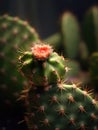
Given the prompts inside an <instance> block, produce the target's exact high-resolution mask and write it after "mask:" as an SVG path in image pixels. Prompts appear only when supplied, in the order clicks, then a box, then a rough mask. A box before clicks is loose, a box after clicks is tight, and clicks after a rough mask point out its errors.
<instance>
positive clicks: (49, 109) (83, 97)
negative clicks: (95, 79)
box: [25, 83, 98, 130]
mask: <svg viewBox="0 0 98 130" xmlns="http://www.w3.org/2000/svg"><path fill="white" fill-rule="evenodd" d="M26 95H27V94H25V96H26ZM26 101H27V102H28V104H29V109H28V111H27V113H26V115H25V119H26V121H27V124H28V128H29V129H30V130H35V129H38V130H67V129H68V130H97V129H98V102H97V101H95V100H94V99H93V98H92V97H91V96H90V94H89V92H88V91H86V90H81V89H80V88H78V87H77V85H76V84H72V85H67V84H64V83H58V84H54V85H49V86H47V87H45V88H43V87H39V88H33V87H31V89H29V92H28V96H27V98H26Z"/></svg>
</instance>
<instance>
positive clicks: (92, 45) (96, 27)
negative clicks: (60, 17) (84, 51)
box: [82, 6, 98, 54]
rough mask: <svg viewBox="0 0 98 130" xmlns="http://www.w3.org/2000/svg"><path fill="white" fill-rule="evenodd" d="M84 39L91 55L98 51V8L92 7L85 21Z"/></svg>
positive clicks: (83, 28) (83, 27)
mask: <svg viewBox="0 0 98 130" xmlns="http://www.w3.org/2000/svg"><path fill="white" fill-rule="evenodd" d="M82 31H83V34H82V35H83V39H84V41H85V43H86V46H87V48H88V50H89V54H91V53H93V52H94V51H98V36H97V35H98V7H97V6H93V7H91V8H90V9H89V10H88V11H87V12H86V14H85V17H84V20H83V26H82Z"/></svg>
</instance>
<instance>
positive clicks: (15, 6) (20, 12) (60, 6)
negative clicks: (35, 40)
mask: <svg viewBox="0 0 98 130" xmlns="http://www.w3.org/2000/svg"><path fill="white" fill-rule="evenodd" d="M92 5H98V0H0V14H1V15H2V14H5V13H7V14H9V15H11V16H19V17H20V18H21V19H24V20H27V21H28V22H29V23H30V24H31V25H32V26H33V27H35V28H36V30H37V32H38V33H39V34H40V36H41V38H46V37H48V36H49V35H51V34H53V33H54V32H56V31H57V30H58V25H59V19H60V16H61V15H62V13H63V12H64V11H66V10H69V11H71V12H73V13H74V14H75V15H76V16H77V18H78V20H79V22H80V24H81V21H82V19H83V17H84V14H85V12H86V10H88V9H89V8H90V7H91V6H92Z"/></svg>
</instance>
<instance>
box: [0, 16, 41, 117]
mask: <svg viewBox="0 0 98 130" xmlns="http://www.w3.org/2000/svg"><path fill="white" fill-rule="evenodd" d="M38 40H39V36H38V34H37V33H36V31H35V29H34V28H32V27H31V26H30V25H29V24H28V23H27V22H26V21H23V20H21V19H19V18H18V17H12V16H8V15H3V16H0V109H1V112H0V113H1V114H2V113H3V117H5V116H6V114H8V113H10V112H12V111H15V109H18V107H19V105H18V104H17V102H16V99H17V97H18V96H19V93H20V91H21V89H22V87H23V86H25V85H26V84H27V82H26V79H25V80H24V78H22V77H21V76H20V74H19V72H18V71H17V57H18V55H17V50H18V48H20V49H23V48H25V47H27V46H28V45H30V44H31V43H32V42H34V41H38ZM9 108H10V109H9ZM12 108H13V109H12ZM6 112H7V113H6ZM4 115H5V116H4ZM0 118H1V115H0Z"/></svg>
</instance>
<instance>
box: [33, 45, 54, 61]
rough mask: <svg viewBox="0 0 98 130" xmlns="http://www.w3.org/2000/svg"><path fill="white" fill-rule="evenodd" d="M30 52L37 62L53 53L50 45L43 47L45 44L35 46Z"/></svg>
mask: <svg viewBox="0 0 98 130" xmlns="http://www.w3.org/2000/svg"><path fill="white" fill-rule="evenodd" d="M31 50H32V54H33V56H34V57H35V58H36V59H38V60H45V59H47V58H48V57H49V56H50V54H51V53H52V51H53V49H52V47H51V46H50V45H45V44H42V45H38V44H36V45H34V46H33V47H32V48H31Z"/></svg>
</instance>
